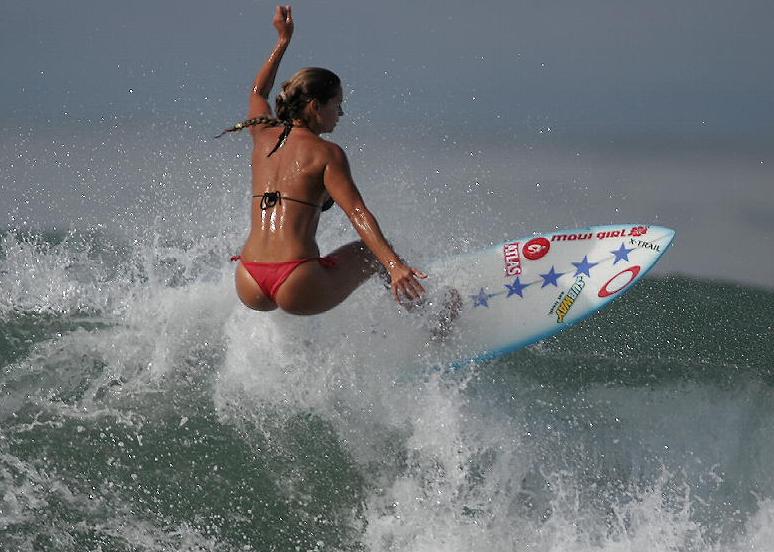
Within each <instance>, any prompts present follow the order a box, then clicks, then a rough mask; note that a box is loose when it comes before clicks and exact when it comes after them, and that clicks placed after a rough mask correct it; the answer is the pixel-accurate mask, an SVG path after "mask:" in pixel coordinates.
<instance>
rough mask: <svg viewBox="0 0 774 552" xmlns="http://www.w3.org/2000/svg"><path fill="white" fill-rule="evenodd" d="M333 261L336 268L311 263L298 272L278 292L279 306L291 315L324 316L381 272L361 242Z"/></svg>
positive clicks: (341, 250) (346, 247) (341, 251)
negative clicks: (321, 314)
mask: <svg viewBox="0 0 774 552" xmlns="http://www.w3.org/2000/svg"><path fill="white" fill-rule="evenodd" d="M330 257H333V258H334V259H335V261H336V266H335V267H324V266H322V265H321V264H320V263H318V262H316V261H309V262H306V263H304V264H302V265H300V266H299V267H298V268H297V269H295V270H294V271H293V273H292V274H291V275H290V276H289V277H288V279H287V280H285V283H284V284H282V287H280V289H279V291H278V292H277V296H276V297H275V299H276V302H277V305H279V307H280V308H281V309H282V310H284V311H287V312H289V313H292V314H319V313H321V312H325V311H327V310H330V309H332V308H333V307H335V306H336V305H338V304H340V303H341V302H342V301H344V299H346V298H347V297H349V295H350V294H351V293H352V292H353V291H355V290H356V289H357V288H358V287H360V285H361V284H363V282H365V281H366V280H367V279H368V278H370V277H371V276H373V275H374V274H375V273H377V272H378V271H379V269H380V268H381V264H379V262H378V261H377V260H376V258H375V257H374V256H373V254H372V253H371V252H370V251H369V250H368V248H367V247H366V246H365V245H364V244H363V242H362V241H354V242H351V243H348V244H347V245H344V246H342V247H340V248H338V249H337V250H335V251H333V252H332V253H331V254H330Z"/></svg>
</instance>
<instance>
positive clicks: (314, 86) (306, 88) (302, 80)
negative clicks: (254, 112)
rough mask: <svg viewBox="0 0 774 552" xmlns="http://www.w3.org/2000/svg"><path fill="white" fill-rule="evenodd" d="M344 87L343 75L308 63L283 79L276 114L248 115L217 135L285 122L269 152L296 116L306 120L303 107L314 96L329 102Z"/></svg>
mask: <svg viewBox="0 0 774 552" xmlns="http://www.w3.org/2000/svg"><path fill="white" fill-rule="evenodd" d="M340 88H341V79H339V77H338V75H336V73H334V72H333V71H329V70H328V69H323V68H321V67H306V68H304V69H301V70H300V71H298V72H297V73H296V74H295V75H293V76H292V77H290V80H288V81H285V82H284V83H282V92H280V93H279V95H278V96H277V98H276V100H275V101H274V103H275V107H276V112H277V116H276V117H271V116H269V115H259V116H258V117H255V118H253V119H247V120H246V121H242V122H241V123H237V124H235V125H234V126H233V127H231V128H227V129H225V130H224V131H223V132H221V133H220V134H218V135H217V136H216V137H215V138H220V137H221V136H223V135H224V134H226V133H228V132H238V131H240V130H242V129H244V128H247V127H251V126H256V125H261V126H265V127H278V126H282V125H284V126H285V130H284V131H283V132H282V134H281V135H280V139H279V141H278V142H277V145H276V146H275V147H274V149H273V150H272V151H271V153H269V155H271V154H272V153H274V152H275V151H277V150H278V149H279V148H280V147H282V144H284V143H285V140H286V139H287V137H288V134H290V130H291V129H292V128H293V120H294V119H301V120H304V108H305V107H306V104H308V103H309V102H311V101H312V100H317V101H318V102H320V103H326V102H328V101H329V100H330V99H331V98H333V97H334V96H336V94H337V93H338V91H339V89H340Z"/></svg>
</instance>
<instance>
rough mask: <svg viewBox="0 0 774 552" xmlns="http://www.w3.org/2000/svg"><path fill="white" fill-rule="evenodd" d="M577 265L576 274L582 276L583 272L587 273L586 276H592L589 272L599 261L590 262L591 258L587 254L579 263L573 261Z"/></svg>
mask: <svg viewBox="0 0 774 552" xmlns="http://www.w3.org/2000/svg"><path fill="white" fill-rule="evenodd" d="M572 264H574V265H575V276H580V275H581V274H585V275H586V276H589V277H590V276H591V274H589V272H590V271H591V269H592V267H594V266H596V265H598V264H599V263H592V262H589V258H588V256H587V255H584V256H583V260H582V261H581V262H579V263H572Z"/></svg>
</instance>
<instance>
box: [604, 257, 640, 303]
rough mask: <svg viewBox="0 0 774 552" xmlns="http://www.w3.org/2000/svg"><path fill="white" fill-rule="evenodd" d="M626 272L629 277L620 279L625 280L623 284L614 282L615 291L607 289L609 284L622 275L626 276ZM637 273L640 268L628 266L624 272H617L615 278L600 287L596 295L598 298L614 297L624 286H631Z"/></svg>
mask: <svg viewBox="0 0 774 552" xmlns="http://www.w3.org/2000/svg"><path fill="white" fill-rule="evenodd" d="M627 272H628V273H629V275H628V276H624V278H622V279H626V281H625V282H623V283H621V282H616V288H615V289H608V286H609V285H610V284H611V282H612V281H613V280H615V279H617V278H618V277H619V276H622V275H623V274H626V273H627ZM639 273H640V266H639V265H634V266H630V267H629V268H627V269H626V270H622V271H621V272H619V273H618V274H616V275H615V276H613V277H612V278H610V279H609V280H608V281H607V283H605V285H604V286H602V288H601V289H600V290H599V293H598V294H597V295H598V296H599V297H610V296H611V295H614V294H616V293H618V292H619V291H621V290H622V289H623V288H625V287H626V286H628V285H629V284H631V283H632V281H633V280H634V279H635V278H636V277H637V275H638V274H639ZM627 278H628V279H627Z"/></svg>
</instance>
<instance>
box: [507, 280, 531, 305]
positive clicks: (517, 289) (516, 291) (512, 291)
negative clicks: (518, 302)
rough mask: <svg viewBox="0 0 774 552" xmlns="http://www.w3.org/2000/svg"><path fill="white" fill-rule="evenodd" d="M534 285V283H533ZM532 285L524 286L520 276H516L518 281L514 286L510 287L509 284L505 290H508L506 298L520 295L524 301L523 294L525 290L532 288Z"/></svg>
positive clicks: (514, 282)
mask: <svg viewBox="0 0 774 552" xmlns="http://www.w3.org/2000/svg"><path fill="white" fill-rule="evenodd" d="M533 283H534V282H533ZM531 285H532V284H522V283H521V279H520V277H519V276H516V279H515V280H514V281H513V284H511V285H510V286H509V285H508V284H505V288H506V289H507V290H508V295H506V296H505V297H506V298H507V297H510V296H511V295H518V296H519V297H521V298H522V299H524V295H522V292H523V291H524V288H526V287H529V286H531Z"/></svg>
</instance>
